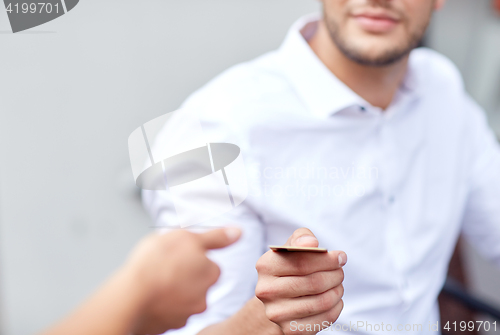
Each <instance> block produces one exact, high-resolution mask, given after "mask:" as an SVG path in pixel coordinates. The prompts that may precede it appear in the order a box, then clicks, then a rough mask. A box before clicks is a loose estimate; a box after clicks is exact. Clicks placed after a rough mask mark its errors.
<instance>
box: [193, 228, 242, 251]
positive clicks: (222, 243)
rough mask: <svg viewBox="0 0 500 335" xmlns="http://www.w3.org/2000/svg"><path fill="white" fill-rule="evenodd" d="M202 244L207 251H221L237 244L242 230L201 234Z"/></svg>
mask: <svg viewBox="0 0 500 335" xmlns="http://www.w3.org/2000/svg"><path fill="white" fill-rule="evenodd" d="M199 236H200V239H201V244H202V245H203V247H204V248H205V249H219V248H224V247H227V246H228V245H231V244H233V243H234V242H236V241H237V240H238V239H239V238H240V236H241V230H240V229H239V228H235V227H228V228H222V229H215V230H212V231H209V232H207V233H204V234H200V235H199Z"/></svg>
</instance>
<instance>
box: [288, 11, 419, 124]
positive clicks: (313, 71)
mask: <svg viewBox="0 0 500 335" xmlns="http://www.w3.org/2000/svg"><path fill="white" fill-rule="evenodd" d="M320 18H321V16H320V15H319V14H310V15H307V16H304V17H302V18H300V19H299V20H298V21H297V22H295V23H294V25H293V26H292V27H291V28H290V30H289V31H288V34H287V36H286V38H285V41H284V42H283V44H282V45H281V48H280V50H279V53H280V56H281V57H280V60H281V62H282V64H281V66H282V67H283V69H284V72H285V75H286V76H287V77H288V79H289V81H290V82H291V84H292V86H293V87H294V88H295V90H296V93H297V94H298V95H299V97H300V98H301V99H302V101H304V103H305V104H306V105H307V107H308V108H309V109H310V110H311V111H312V113H313V114H314V115H316V116H318V117H324V118H326V117H329V116H331V115H333V114H335V113H337V112H339V111H341V110H343V109H346V108H348V107H351V106H356V105H357V106H364V107H369V106H370V104H369V103H368V102H367V101H366V100H364V99H363V98H361V97H360V96H359V95H358V94H356V93H355V92H354V91H352V90H351V89H350V88H349V87H348V86H347V85H345V84H344V83H343V82H342V81H341V80H339V79H338V78H337V77H336V76H335V75H334V74H333V73H332V72H331V71H330V70H329V69H328V68H327V67H326V66H325V65H324V64H323V62H322V61H321V60H320V59H319V58H318V56H317V55H316V54H315V53H314V51H313V50H312V49H311V47H310V46H309V44H308V43H307V40H308V39H309V38H311V37H312V35H313V34H314V32H315V31H316V27H317V23H318V21H319V20H320ZM416 86H417V78H416V73H415V71H412V69H411V58H410V63H409V71H408V73H407V75H406V78H405V81H404V83H403V85H402V89H404V90H405V93H406V94H408V93H416Z"/></svg>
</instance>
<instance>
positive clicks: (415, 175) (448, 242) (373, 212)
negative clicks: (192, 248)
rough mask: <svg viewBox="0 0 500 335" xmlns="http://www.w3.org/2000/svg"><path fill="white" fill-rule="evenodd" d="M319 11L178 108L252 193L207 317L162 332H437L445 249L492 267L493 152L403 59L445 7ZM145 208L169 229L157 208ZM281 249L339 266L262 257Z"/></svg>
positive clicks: (372, 0) (446, 89) (347, 2)
mask: <svg viewBox="0 0 500 335" xmlns="http://www.w3.org/2000/svg"><path fill="white" fill-rule="evenodd" d="M322 3H323V15H322V17H306V18H303V19H301V20H300V21H299V22H298V23H296V24H295V25H294V26H293V27H292V28H291V30H290V32H289V34H288V36H287V37H286V39H285V42H284V43H283V45H282V46H281V48H280V49H279V50H277V51H275V52H272V53H270V54H267V55H264V56H263V57H260V58H258V59H257V60H254V61H252V62H249V63H246V64H242V65H239V66H236V67H234V68H232V69H230V70H229V71H227V72H225V73H224V74H222V75H221V76H219V77H218V78H216V79H215V80H214V81H212V82H211V83H209V84H208V85H207V86H205V87H204V88H202V89H201V90H200V91H198V92H197V93H195V94H194V95H193V96H191V97H190V98H189V99H188V100H187V101H186V103H185V104H184V107H185V108H190V109H195V110H199V111H200V118H201V119H202V124H203V127H204V130H206V132H207V134H209V135H207V136H209V137H210V141H213V142H224V141H227V142H231V143H237V144H238V145H239V146H240V147H241V148H242V152H243V157H244V158H245V162H246V165H247V167H248V170H249V171H248V174H249V185H250V189H251V192H250V195H249V197H248V199H247V200H246V201H245V203H244V204H243V205H241V206H239V207H237V208H235V209H234V210H233V211H232V212H231V214H230V216H227V217H226V218H224V220H226V221H227V220H231V221H233V222H237V223H239V224H240V225H241V227H242V228H243V229H244V231H245V233H244V237H243V239H242V240H241V241H240V242H239V243H237V244H236V245H235V246H234V248H233V249H231V250H230V251H229V250H228V251H220V252H214V253H213V254H212V259H213V260H215V261H216V262H217V263H218V264H219V265H220V266H221V270H222V276H221V280H220V281H219V282H218V283H217V284H216V285H215V286H214V287H213V289H212V290H211V291H209V295H208V309H207V311H206V312H205V313H203V314H200V315H196V316H193V317H192V318H190V320H189V321H188V324H187V326H186V327H185V328H183V329H182V330H179V331H178V332H173V334H196V333H199V334H204V335H205V334H219V335H220V334H233V335H234V334H316V333H317V332H319V331H320V330H321V329H324V327H325V326H328V325H331V323H333V322H335V321H336V323H335V324H333V325H332V328H330V329H329V330H337V331H346V332H350V333H353V334H365V333H376V334H384V333H387V334H394V333H401V332H405V331H406V332H409V333H412V334H420V333H432V334H435V333H436V332H435V330H436V328H437V327H439V328H440V326H441V325H437V322H438V320H439V311H438V304H437V296H438V294H439V292H440V291H441V288H442V286H443V283H444V280H445V276H446V270H447V266H448V262H449V259H450V257H451V254H452V251H453V250H454V247H455V244H456V241H457V237H458V235H459V234H460V233H461V232H463V233H464V235H465V236H466V237H467V238H468V239H469V240H470V242H472V244H474V245H475V246H476V247H477V248H478V249H479V250H480V251H481V252H482V253H483V254H484V255H485V256H486V257H488V258H490V259H491V260H493V261H495V262H497V263H498V264H499V265H500V207H499V206H498V198H499V196H500V175H499V171H500V149H499V146H498V143H497V142H496V139H495V136H494V134H493V133H492V131H491V130H490V129H489V128H488V126H487V122H486V120H485V117H484V115H483V112H482V111H481V110H480V108H479V107H478V106H477V105H476V104H475V103H474V102H473V101H472V100H471V99H470V98H469V97H468V96H467V94H466V92H465V91H464V88H463V83H462V80H461V78H460V75H459V73H458V71H457V70H456V68H455V67H454V65H453V64H452V63H451V62H450V61H448V60H447V59H446V58H444V57H443V56H441V55H439V54H437V53H436V52H434V51H432V50H429V49H424V48H420V49H415V47H416V46H417V45H418V44H419V42H420V40H421V39H422V37H423V35H424V33H425V31H426V28H427V26H428V24H429V21H430V18H431V16H432V13H433V11H435V10H437V9H439V8H441V7H442V6H443V4H444V0H378V1H376V0H323V1H322ZM159 138H160V139H159V140H158V142H157V145H161V136H160V137H159ZM144 196H145V204H146V207H147V208H148V209H149V210H150V211H151V213H152V215H154V217H155V218H157V220H158V224H164V222H169V221H168V220H170V219H171V215H172V212H173V210H172V208H171V206H170V205H169V200H168V197H167V196H166V195H164V194H161V193H158V192H145V194H144ZM215 222H216V220H214V222H210V223H207V224H216V223H215ZM301 227H307V228H308V229H302V228H301ZM294 231H295V233H294ZM290 235H292V236H291V237H290V238H289V240H288V244H289V245H294V246H318V244H319V246H321V247H324V248H328V249H329V250H342V251H343V252H345V254H344V253H342V252H339V251H334V252H330V253H329V254H309V253H296V254H291V253H290V254H286V253H277V252H272V251H267V252H266V249H267V246H268V245H273V244H281V243H283V242H284V241H286V239H287V238H288V237H289V236H290ZM346 254H347V255H348V256H349V262H348V264H347V265H346V266H345V267H344V268H343V269H340V268H341V267H342V266H343V265H344V264H345V262H346V259H344V257H346ZM338 256H340V258H338V260H337V261H336V259H337V257H338ZM254 265H256V268H257V271H258V278H257V274H256V273H255V271H254V270H253V266H254ZM342 270H343V271H342ZM344 274H345V281H344V283H343V284H342V280H343V275H344ZM342 285H343V286H342ZM255 295H256V296H255ZM342 308H343V310H342ZM341 310H342V313H341V314H340V311H341ZM339 315H340V317H339ZM329 330H326V331H325V332H326V333H328V332H329Z"/></svg>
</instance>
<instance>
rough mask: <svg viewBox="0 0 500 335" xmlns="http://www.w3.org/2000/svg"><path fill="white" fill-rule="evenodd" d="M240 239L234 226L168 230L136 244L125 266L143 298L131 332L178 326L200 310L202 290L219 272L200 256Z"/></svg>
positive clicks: (155, 331)
mask: <svg viewBox="0 0 500 335" xmlns="http://www.w3.org/2000/svg"><path fill="white" fill-rule="evenodd" d="M240 235H241V231H240V230H239V229H236V228H227V229H218V230H214V231H210V232H207V233H205V234H194V233H190V232H187V231H174V232H171V233H168V234H164V235H154V236H151V237H148V238H146V239H145V240H144V241H143V242H141V243H140V244H139V246H138V247H137V248H136V249H135V251H134V252H133V254H132V256H131V258H130V260H129V262H128V263H127V265H126V267H125V272H126V273H127V274H128V275H129V276H130V277H133V278H135V280H136V284H135V286H136V287H137V288H140V289H141V290H144V291H143V295H144V297H146V299H145V304H144V306H143V312H142V313H141V315H140V317H139V321H138V323H137V325H136V326H135V329H134V331H135V334H160V333H163V332H165V331H166V330H168V329H173V328H180V327H183V326H184V325H185V324H186V321H187V319H188V317H189V316H190V315H192V314H197V313H201V312H203V311H204V310H205V309H206V293H207V290H208V288H209V287H210V286H212V285H213V284H214V283H215V282H216V281H217V279H218V278H219V274H220V270H219V267H218V266H217V265H216V264H215V263H214V262H212V261H211V260H209V259H208V258H207V257H206V255H205V253H206V252H207V250H209V249H217V248H223V247H226V246H228V245H230V244H232V243H233V242H235V241H236V240H237V239H238V238H239V236H240ZM125 294H127V293H125Z"/></svg>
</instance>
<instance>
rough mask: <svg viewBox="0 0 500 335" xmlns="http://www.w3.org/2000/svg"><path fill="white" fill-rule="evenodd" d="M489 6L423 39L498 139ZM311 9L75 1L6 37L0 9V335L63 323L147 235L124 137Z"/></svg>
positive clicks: (481, 290)
mask: <svg viewBox="0 0 500 335" xmlns="http://www.w3.org/2000/svg"><path fill="white" fill-rule="evenodd" d="M495 3H498V1H492V0H449V1H448V3H447V5H446V7H445V8H444V10H442V11H441V12H439V13H438V14H436V16H435V18H434V21H433V23H432V27H431V30H430V32H429V35H428V36H427V39H426V41H425V43H426V45H428V46H430V47H432V48H434V49H436V50H438V51H439V52H442V53H443V54H445V55H446V56H448V57H449V58H451V59H452V60H453V61H454V62H455V64H456V65H457V66H458V67H459V68H460V70H461V71H462V73H463V75H464V78H465V82H466V85H467V89H468V91H469V92H470V94H471V95H472V96H473V97H474V98H475V99H476V100H477V101H478V102H479V103H480V104H481V105H482V106H483V107H484V108H485V109H486V111H487V112H488V115H489V119H490V122H491V125H492V127H493V128H494V129H495V130H496V132H497V134H499V135H500V11H499V12H498V13H497V12H495V9H494V8H495ZM499 7H500V6H499ZM317 10H319V3H318V1H315V0H210V1H206V0H189V1H173V0H147V1H131V0H119V1H118V0H81V1H80V3H79V4H78V6H77V7H76V8H75V9H74V10H72V11H71V12H70V13H68V14H67V15H64V16H63V17H61V18H59V19H57V20H54V21H53V22H49V23H47V24H45V25H43V26H40V27H36V28H33V29H31V30H29V31H26V32H22V33H18V34H12V33H11V31H10V26H9V23H8V19H7V15H6V12H5V11H4V9H3V7H2V8H0V149H1V153H2V156H1V160H0V271H1V272H0V306H1V307H0V334H2V335H27V334H34V333H35V332H37V331H39V330H41V329H42V328H44V327H46V326H48V325H49V324H50V323H52V322H54V321H55V320H57V319H58V318H60V317H62V316H63V315H64V314H65V313H66V312H68V311H69V310H70V309H71V308H73V307H75V306H76V305H77V304H78V303H79V302H81V301H82V299H83V298H84V297H86V296H87V295H88V294H90V293H91V292H92V291H93V290H94V289H95V288H96V287H97V286H98V285H99V283H101V282H102V281H103V280H104V279H105V278H106V277H107V276H108V275H110V274H111V273H112V271H113V270H114V269H116V268H117V267H118V266H119V265H120V264H121V263H122V262H123V261H124V260H125V258H126V256H127V254H128V252H129V251H130V249H131V247H132V246H133V245H134V244H135V243H136V242H137V241H138V240H139V239H140V238H141V237H142V236H144V235H145V234H147V233H149V232H151V231H152V228H151V226H152V223H151V221H150V219H149V218H148V217H147V215H146V214H145V212H144V211H143V210H142V207H141V204H140V199H139V196H138V192H137V189H136V188H135V185H134V181H133V177H132V172H131V169H130V166H129V164H130V163H129V160H128V148H127V139H128V136H129V134H130V133H131V132H132V131H133V130H134V129H135V128H136V127H138V126H140V125H141V124H143V123H144V122H146V121H149V120H151V119H153V118H154V117H156V116H159V115H162V114H164V113H166V112H169V111H172V110H175V109H176V108H177V107H178V106H179V105H180V104H181V102H182V101H183V100H184V99H185V98H186V97H187V96H188V95H189V94H190V93H191V92H193V91H194V90H196V89H197V88H199V87H200V86H202V85H203V84H204V83H206V82H207V81H208V80H210V79H211V78H212V77H214V76H215V75H217V74H218V73H220V72H221V71H223V70H224V69H226V68H228V67H229V66H231V65H233V64H236V63H239V62H242V61H245V60H249V59H252V58H254V57H256V56H258V55H260V54H262V53H264V52H266V51H270V50H273V49H275V48H277V47H278V46H279V45H280V43H281V41H282V40H283V38H284V36H285V34H286V31H287V30H288V28H289V26H290V25H291V24H292V23H293V22H294V21H295V20H296V19H297V18H298V17H300V16H301V15H303V14H306V13H310V12H314V11H317ZM459 254H460V255H461V258H462V260H461V263H462V265H463V271H462V272H463V273H464V274H465V281H466V283H467V284H468V286H469V288H470V290H471V292H473V293H475V294H476V295H477V296H478V297H481V298H483V299H485V300H486V301H488V302H490V303H492V304H493V305H495V306H500V270H498V269H496V268H493V267H492V266H490V265H489V264H488V263H486V262H485V261H484V260H483V259H482V258H481V257H480V256H479V255H477V254H476V252H475V251H474V250H471V249H470V248H469V247H468V246H467V245H463V247H462V249H461V250H460V251H459ZM479 318H480V316H479ZM499 327H500V324H499ZM499 329H500V328H499Z"/></svg>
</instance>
